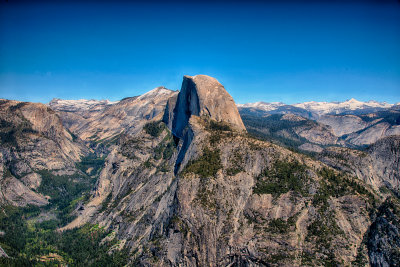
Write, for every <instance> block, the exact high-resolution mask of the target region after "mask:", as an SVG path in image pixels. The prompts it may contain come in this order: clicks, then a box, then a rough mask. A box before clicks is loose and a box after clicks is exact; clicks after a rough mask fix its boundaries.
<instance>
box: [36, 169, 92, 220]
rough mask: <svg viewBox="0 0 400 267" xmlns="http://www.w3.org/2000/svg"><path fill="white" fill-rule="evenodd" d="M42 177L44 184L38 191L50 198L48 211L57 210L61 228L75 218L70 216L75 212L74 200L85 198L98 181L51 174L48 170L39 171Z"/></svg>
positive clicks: (82, 177) (83, 176)
mask: <svg viewBox="0 0 400 267" xmlns="http://www.w3.org/2000/svg"><path fill="white" fill-rule="evenodd" d="M38 173H39V174H40V175H41V176H42V182H41V184H40V186H39V188H38V189H37V190H38V192H40V193H42V194H43V195H45V196H50V197H51V199H50V204H49V206H48V207H47V209H52V208H55V209H56V210H57V212H58V215H59V218H60V226H61V225H64V224H66V223H68V222H70V221H71V220H72V219H73V218H72V217H71V216H70V215H69V214H70V212H71V211H73V210H74V208H75V207H74V206H72V205H71V203H72V204H73V202H72V201H73V200H75V199H77V198H82V197H83V198H84V197H85V193H87V192H89V191H90V189H91V188H92V187H93V185H94V183H95V181H96V179H94V178H90V177H87V176H85V175H84V174H83V175H79V174H78V175H71V176H67V175H62V176H57V175H53V174H51V173H50V172H49V171H47V170H41V171H38Z"/></svg>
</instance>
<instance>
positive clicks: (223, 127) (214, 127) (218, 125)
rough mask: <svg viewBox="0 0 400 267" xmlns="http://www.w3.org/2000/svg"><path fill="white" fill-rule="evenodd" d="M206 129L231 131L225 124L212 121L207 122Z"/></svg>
mask: <svg viewBox="0 0 400 267" xmlns="http://www.w3.org/2000/svg"><path fill="white" fill-rule="evenodd" d="M206 129H207V130H209V131H232V128H231V127H230V126H229V125H228V124H227V123H226V122H223V121H215V120H213V119H208V120H207V124H206Z"/></svg>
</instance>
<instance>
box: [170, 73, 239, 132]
mask: <svg viewBox="0 0 400 267" xmlns="http://www.w3.org/2000/svg"><path fill="white" fill-rule="evenodd" d="M192 115H196V116H207V117H210V118H211V119H214V120H216V121H223V122H227V123H229V124H230V125H231V126H232V127H233V128H235V129H236V130H245V127H244V124H243V122H242V119H241V118H240V115H239V112H238V110H237V107H236V105H235V102H234V101H233V98H232V96H230V95H229V94H228V92H227V91H226V90H225V88H224V86H222V85H221V84H220V83H219V82H218V81H217V80H216V79H215V78H212V77H209V76H206V75H196V76H184V77H183V82H182V89H181V92H180V93H179V95H178V99H177V102H176V106H175V109H174V116H173V120H172V132H173V133H174V135H176V136H177V137H182V135H183V132H184V129H185V127H186V125H187V124H188V122H189V118H190V117H191V116H192ZM167 124H168V122H167Z"/></svg>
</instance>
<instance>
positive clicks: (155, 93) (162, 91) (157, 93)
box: [138, 86, 174, 100]
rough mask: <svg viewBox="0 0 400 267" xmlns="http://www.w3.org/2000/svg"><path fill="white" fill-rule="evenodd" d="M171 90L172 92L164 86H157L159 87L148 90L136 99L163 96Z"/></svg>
mask: <svg viewBox="0 0 400 267" xmlns="http://www.w3.org/2000/svg"><path fill="white" fill-rule="evenodd" d="M172 92H174V91H172V90H170V89H167V88H165V87H164V86H159V87H156V88H154V89H153V90H151V91H148V92H147V93H145V94H143V95H141V96H139V97H138V99H139V100H145V99H148V98H154V97H163V96H166V95H169V94H171V93H172Z"/></svg>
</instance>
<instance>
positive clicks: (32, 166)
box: [0, 100, 89, 206]
mask: <svg viewBox="0 0 400 267" xmlns="http://www.w3.org/2000/svg"><path fill="white" fill-rule="evenodd" d="M0 124H1V127H0V138H1V145H0V169H1V171H0V172H1V180H0V201H2V202H3V203H7V204H12V205H17V206H25V205H27V204H33V205H45V204H47V203H48V200H47V199H46V198H45V196H43V195H41V194H39V193H37V192H36V189H37V188H38V187H39V186H40V184H41V181H42V177H41V175H40V174H39V173H38V172H40V171H50V172H53V173H55V172H64V173H65V172H67V173H74V172H76V171H77V170H76V166H75V163H76V162H78V161H80V158H81V157H82V156H84V155H86V154H87V153H88V151H89V149H88V148H86V147H85V146H84V145H83V144H82V143H79V142H75V141H74V137H73V136H72V135H71V134H70V133H69V132H68V131H67V130H66V129H65V128H64V126H63V124H62V122H61V120H60V118H59V117H58V116H57V114H56V113H55V112H54V111H53V110H52V109H50V108H49V107H47V106H45V105H43V104H39V103H28V102H18V101H8V100H1V102H0Z"/></svg>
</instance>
